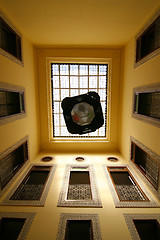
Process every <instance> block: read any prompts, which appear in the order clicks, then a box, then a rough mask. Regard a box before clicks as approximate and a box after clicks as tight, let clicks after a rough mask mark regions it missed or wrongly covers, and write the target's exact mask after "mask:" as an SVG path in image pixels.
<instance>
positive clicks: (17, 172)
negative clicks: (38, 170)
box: [0, 136, 30, 196]
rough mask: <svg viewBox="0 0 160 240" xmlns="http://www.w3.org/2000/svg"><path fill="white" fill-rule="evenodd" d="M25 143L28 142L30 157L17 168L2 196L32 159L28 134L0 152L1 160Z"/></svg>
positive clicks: (2, 191)
mask: <svg viewBox="0 0 160 240" xmlns="http://www.w3.org/2000/svg"><path fill="white" fill-rule="evenodd" d="M24 143H27V150H28V151H27V156H28V158H27V159H26V161H24V163H23V164H22V165H21V166H20V167H19V168H18V169H17V171H16V172H15V174H14V175H13V177H12V178H11V179H10V180H9V181H8V183H7V184H6V186H5V187H4V188H3V189H2V190H1V191H0V196H2V195H3V194H4V193H5V192H6V191H7V189H8V188H9V187H10V186H11V184H12V183H13V182H14V181H15V180H16V179H17V178H18V176H19V174H20V173H21V172H22V171H23V170H24V168H25V167H26V166H27V165H28V163H29V160H30V155H29V147H28V144H29V143H28V136H26V137H24V138H22V139H21V140H20V141H18V142H16V143H15V144H14V145H12V146H11V147H9V148H8V149H6V150H5V151H4V152H2V153H1V154H0V160H1V159H2V160H3V159H4V158H5V157H6V156H7V155H9V154H10V153H12V152H14V151H15V150H16V149H17V148H19V147H20V146H21V145H24Z"/></svg>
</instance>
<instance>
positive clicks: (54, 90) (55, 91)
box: [53, 89, 60, 101]
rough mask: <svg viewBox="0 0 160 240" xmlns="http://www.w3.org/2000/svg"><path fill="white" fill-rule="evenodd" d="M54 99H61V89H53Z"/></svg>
mask: <svg viewBox="0 0 160 240" xmlns="http://www.w3.org/2000/svg"><path fill="white" fill-rule="evenodd" d="M53 100H54V101H56V100H60V97H59V89H53Z"/></svg>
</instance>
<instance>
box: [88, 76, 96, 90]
mask: <svg viewBox="0 0 160 240" xmlns="http://www.w3.org/2000/svg"><path fill="white" fill-rule="evenodd" d="M89 88H97V77H89Z"/></svg>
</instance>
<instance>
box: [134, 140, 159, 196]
mask: <svg viewBox="0 0 160 240" xmlns="http://www.w3.org/2000/svg"><path fill="white" fill-rule="evenodd" d="M132 142H133V143H135V144H136V145H137V146H139V147H140V148H141V149H142V150H144V151H145V152H146V153H147V154H148V155H150V156H151V157H152V158H154V159H156V161H157V162H158V163H159V164H160V156H159V155H157V154H156V153H154V152H153V151H151V150H150V149H149V148H147V147H146V146H144V145H143V144H142V143H140V142H139V141H138V140H136V139H135V138H134V137H132V136H131V137H130V157H129V162H130V165H131V166H132V167H133V169H134V170H135V171H136V172H137V173H138V174H139V176H140V177H141V179H142V180H143V181H144V182H145V184H146V185H147V186H148V187H149V188H150V190H151V191H152V192H153V194H154V195H155V196H156V197H157V198H159V199H160V176H159V181H158V190H156V189H155V188H154V187H153V186H152V184H151V183H150V182H149V181H148V180H147V178H146V177H145V176H144V174H143V173H141V171H140V170H139V169H138V168H137V167H136V166H135V164H134V163H133V162H132V161H131V143H132Z"/></svg>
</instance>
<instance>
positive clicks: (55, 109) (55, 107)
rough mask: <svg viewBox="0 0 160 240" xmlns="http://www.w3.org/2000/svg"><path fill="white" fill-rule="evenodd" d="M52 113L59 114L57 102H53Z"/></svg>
mask: <svg viewBox="0 0 160 240" xmlns="http://www.w3.org/2000/svg"><path fill="white" fill-rule="evenodd" d="M54 113H59V102H54Z"/></svg>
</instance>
